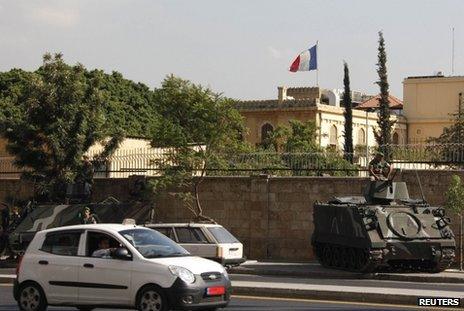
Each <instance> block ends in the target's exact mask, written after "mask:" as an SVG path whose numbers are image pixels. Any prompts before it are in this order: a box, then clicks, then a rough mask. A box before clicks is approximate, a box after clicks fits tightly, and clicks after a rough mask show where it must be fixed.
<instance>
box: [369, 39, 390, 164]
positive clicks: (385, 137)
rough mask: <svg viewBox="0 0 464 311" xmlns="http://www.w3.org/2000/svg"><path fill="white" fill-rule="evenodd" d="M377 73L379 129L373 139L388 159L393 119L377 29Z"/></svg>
mask: <svg viewBox="0 0 464 311" xmlns="http://www.w3.org/2000/svg"><path fill="white" fill-rule="evenodd" d="M378 51H379V53H378V62H377V73H378V75H379V80H378V81H377V82H376V84H377V85H378V86H379V87H380V101H379V102H380V103H379V110H378V117H379V119H378V121H377V123H378V124H379V131H375V132H374V135H375V139H376V141H377V144H378V145H379V147H380V151H382V152H383V154H385V159H386V160H387V161H388V160H390V156H391V154H390V147H389V145H390V144H391V132H392V128H393V124H394V123H395V122H394V121H392V120H390V103H389V99H388V95H389V92H388V88H389V85H388V75H387V53H386V51H385V40H384V38H383V33H382V32H381V31H379V48H378Z"/></svg>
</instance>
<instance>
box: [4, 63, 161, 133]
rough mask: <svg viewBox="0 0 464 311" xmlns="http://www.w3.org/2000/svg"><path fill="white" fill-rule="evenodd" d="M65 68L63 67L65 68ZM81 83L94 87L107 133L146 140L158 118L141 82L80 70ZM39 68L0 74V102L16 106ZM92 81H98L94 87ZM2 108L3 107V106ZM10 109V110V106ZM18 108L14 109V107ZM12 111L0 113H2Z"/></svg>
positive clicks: (40, 74)
mask: <svg viewBox="0 0 464 311" xmlns="http://www.w3.org/2000/svg"><path fill="white" fill-rule="evenodd" d="M66 66H67V65H66ZM82 71H83V80H82V82H83V83H85V84H87V85H94V86H95V87H97V89H98V91H99V94H100V96H101V101H102V112H103V115H104V118H103V121H104V123H105V125H104V128H105V129H107V131H109V132H121V133H124V134H125V135H127V136H137V137H148V136H149V135H150V134H151V129H150V128H151V126H152V124H154V123H156V122H157V120H158V119H159V114H158V113H157V111H156V105H155V103H154V101H155V99H154V96H155V92H154V91H153V90H151V89H150V88H149V87H148V86H147V85H145V84H143V83H136V82H134V81H131V80H128V79H125V78H124V77H123V76H122V75H121V74H120V73H119V72H115V71H113V72H112V73H111V74H107V73H105V72H103V71H102V70H87V69H85V68H84V67H82ZM44 73H45V72H44V70H43V68H39V69H38V70H35V71H33V72H29V71H24V70H21V69H12V70H10V71H7V72H1V73H0V102H1V101H5V100H6V101H7V102H15V103H20V102H21V99H20V98H19V97H20V96H22V95H21V94H23V93H24V91H25V88H26V87H27V85H29V82H28V81H30V80H31V79H32V78H33V77H35V78H37V77H42V78H43V75H44ZM93 81H98V84H94V82H93ZM3 107H4V108H5V106H4V105H3ZM10 108H11V107H10ZM16 108H18V107H16ZM5 113H6V114H11V113H13V111H10V110H7V111H5V110H2V111H0V116H1V115H2V114H5Z"/></svg>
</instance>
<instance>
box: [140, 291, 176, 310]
mask: <svg viewBox="0 0 464 311" xmlns="http://www.w3.org/2000/svg"><path fill="white" fill-rule="evenodd" d="M168 309H169V306H168V301H167V299H166V296H165V295H164V292H163V290H162V289H161V288H160V287H158V286H154V285H151V286H147V287H145V288H142V290H141V291H140V293H139V296H138V299H137V310H140V311H167V310H168Z"/></svg>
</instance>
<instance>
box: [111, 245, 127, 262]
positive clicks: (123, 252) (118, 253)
mask: <svg viewBox="0 0 464 311" xmlns="http://www.w3.org/2000/svg"><path fill="white" fill-rule="evenodd" d="M113 257H114V258H116V259H120V260H131V259H132V255H131V254H130V253H129V251H128V250H127V248H125V247H118V248H117V249H116V250H115V251H114V253H113Z"/></svg>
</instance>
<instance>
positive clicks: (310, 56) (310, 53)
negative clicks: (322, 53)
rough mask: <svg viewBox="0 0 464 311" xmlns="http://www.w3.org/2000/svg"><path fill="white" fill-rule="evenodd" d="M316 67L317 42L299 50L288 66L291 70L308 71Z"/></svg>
mask: <svg viewBox="0 0 464 311" xmlns="http://www.w3.org/2000/svg"><path fill="white" fill-rule="evenodd" d="M315 69H317V44H316V45H315V46H313V47H312V48H310V49H308V50H305V51H303V52H301V54H300V55H298V56H297V57H296V59H295V60H294V61H293V63H292V65H291V66H290V71H291V72H297V71H310V70H315Z"/></svg>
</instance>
